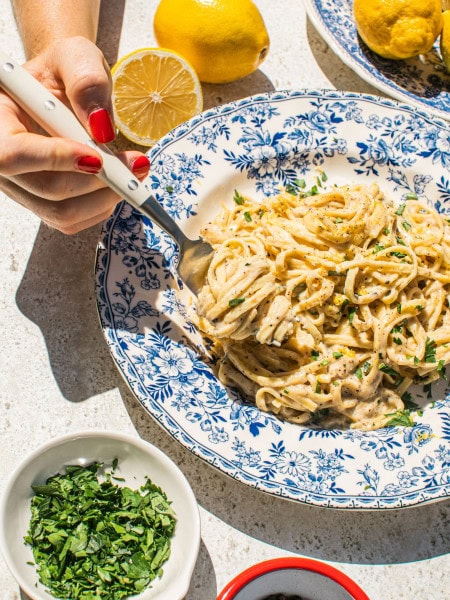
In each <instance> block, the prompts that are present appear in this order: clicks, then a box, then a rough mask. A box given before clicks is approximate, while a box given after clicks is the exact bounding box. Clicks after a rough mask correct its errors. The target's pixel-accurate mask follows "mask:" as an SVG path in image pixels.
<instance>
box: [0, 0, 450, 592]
mask: <svg viewBox="0 0 450 600" xmlns="http://www.w3.org/2000/svg"><path fill="white" fill-rule="evenodd" d="M256 3H257V5H258V6H259V7H260V10H261V12H262V14H263V17H264V19H265V22H266V25H267V28H268V30H269V35H270V38H271V50H270V53H269V56H268V58H267V60H266V61H265V63H264V64H263V65H262V66H261V69H260V70H259V71H257V72H256V73H254V74H253V75H251V76H250V77H247V78H246V79H244V80H241V81H239V82H236V83H233V84H228V85H224V86H204V97H205V106H206V107H210V106H214V105H216V104H220V103H224V102H227V101H230V100H234V99H237V98H242V97H245V96H248V95H251V94H254V93H257V92H265V91H270V90H272V89H277V90H281V89H300V88H336V89H340V90H349V91H356V92H367V93H378V94H379V92H377V91H376V90H375V89H374V88H372V87H371V86H370V85H368V84H367V83H365V82H364V81H363V80H362V79H360V78H359V77H358V76H357V75H355V74H354V73H353V72H352V71H351V70H350V69H349V68H348V67H347V66H345V65H344V63H342V62H341V60H340V59H339V58H338V57H337V56H336V55H335V54H334V53H333V52H332V51H331V50H330V49H329V48H328V46H327V45H326V43H325V42H324V41H323V40H322V38H321V37H320V36H319V35H318V33H317V32H316V30H315V29H314V28H313V26H312V24H311V23H310V21H309V20H308V18H307V17H306V15H305V10H304V8H303V5H302V2H301V1H300V0H278V1H276V2H273V1H272V2H270V1H269V0H257V2H256ZM156 4H157V1H156V0H132V1H129V2H125V0H108V1H105V2H104V3H103V7H102V15H101V28H100V33H99V45H100V47H101V48H102V49H103V50H104V52H105V54H106V57H107V59H108V61H109V62H110V63H113V62H114V61H115V60H116V58H117V57H118V56H121V55H123V54H125V53H127V52H129V51H131V50H133V49H135V48H139V47H143V46H150V45H154V40H153V32H152V17H153V13H154V10H155V7H156ZM69 5H70V3H68V6H69ZM0 7H1V11H0V15H1V16H0V39H1V46H2V48H3V49H4V50H5V51H7V52H10V53H11V54H12V55H13V56H15V57H16V58H17V59H18V60H23V51H22V47H21V43H20V39H19V36H18V34H17V30H16V26H15V22H14V19H13V15H12V11H11V7H10V3H9V2H8V1H7V0H0ZM0 196H1V197H0V219H1V225H2V227H1V241H0V247H1V252H0V288H1V289H0V364H1V377H0V431H1V446H0V478H1V485H2V489H3V487H4V483H5V481H6V479H7V478H8V476H9V474H10V473H11V471H12V470H13V468H14V467H15V466H16V464H17V463H18V462H19V461H20V460H21V459H22V458H23V456H24V455H25V454H26V453H27V452H29V451H30V450H32V449H34V448H36V447H37V446H39V445H41V444H42V443H44V442H45V441H47V440H49V439H50V438H52V437H54V436H55V435H58V434H62V433H69V432H75V431H80V430H84V429H88V428H93V427H96V428H100V429H114V430H119V431H123V432H127V433H131V434H134V435H137V436H141V437H142V438H143V439H145V440H148V441H150V442H152V443H153V444H155V445H156V446H158V447H159V448H161V449H162V450H163V451H164V452H165V453H166V454H167V455H168V456H169V457H170V458H172V459H173V460H174V461H175V462H176V463H177V464H178V465H179V467H180V468H181V469H182V471H183V472H184V473H185V475H186V476H187V478H188V479H189V481H190V483H191V485H192V487H193V490H194V492H195V494H196V497H197V499H198V502H199V505H200V512H201V521H202V544H201V549H200V554H199V557H198V561H197V565H196V569H195V572H194V576H193V579H192V583H191V588H190V591H189V593H188V596H187V599H186V600H214V599H215V598H216V595H217V593H218V591H220V590H221V589H222V588H223V587H224V585H225V584H226V583H227V582H228V581H229V580H230V579H232V578H233V577H234V576H235V575H237V574H238V573H239V572H240V571H242V570H243V569H245V568H247V567H249V566H250V565H252V564H254V563H257V562H260V561H262V560H266V559H269V558H274V557H280V556H289V555H293V554H294V555H301V556H306V557H312V558H315V559H319V560H323V561H327V562H330V563H331V564H333V565H334V566H336V567H338V568H339V569H341V570H342V571H344V572H345V573H347V574H348V575H349V576H350V577H352V578H353V579H354V580H355V581H356V582H357V583H358V584H359V585H360V586H361V587H362V588H363V589H364V590H365V591H366V593H367V594H368V595H369V596H370V598H371V600H400V599H404V600H412V599H413V598H416V599H417V598H421V599H427V600H444V599H446V598H449V593H450V592H449V590H450V559H449V556H448V550H449V545H450V502H449V501H444V502H439V503H436V504H429V505H425V506H420V507H416V508H408V509H403V510H390V511H380V512H356V511H336V510H330V509H321V508H316V507H313V506H307V505H302V504H297V503H294V502H290V501H286V500H283V499H281V498H276V497H272V496H269V495H265V494H263V493H262V492H258V491H255V490H253V489H251V488H249V487H247V486H245V485H243V484H241V483H239V482H236V481H234V480H232V479H230V478H229V477H227V476H225V475H223V474H222V473H220V472H219V471H216V470H215V469H213V468H212V467H210V466H209V465H207V464H205V463H204V462H202V461H201V460H200V459H198V458H196V457H195V456H193V455H192V454H191V453H190V452H189V451H188V450H186V449H185V448H184V447H181V446H180V445H179V444H178V443H177V442H176V441H174V440H173V439H172V438H171V437H170V436H169V435H168V434H167V433H166V432H165V431H163V430H162V429H161V428H160V427H159V426H158V425H157V424H156V423H155V422H154V421H153V420H152V419H151V418H150V417H149V416H148V414H147V413H146V412H144V410H143V409H142V408H141V406H140V405H139V403H138V402H137V401H136V400H135V398H134V397H133V395H132V394H131V392H130V391H129V389H128V388H127V386H126V384H125V383H124V382H123V380H122V378H121V376H120V375H119V373H118V372H117V370H116V368H115V366H114V364H113V361H112V359H111V357H110V355H109V351H108V349H107V347H106V344H105V342H104V339H103V336H102V333H101V330H100V326H99V324H98V318H97V310H96V305H95V298H94V292H93V287H94V286H93V265H94V255H95V248H96V243H97V238H98V234H99V228H98V227H95V228H92V229H90V230H88V231H85V232H83V233H81V234H79V235H76V236H74V237H65V236H63V235H62V234H59V233H57V232H55V231H51V230H49V229H48V228H46V227H44V226H43V225H42V224H41V223H40V222H39V220H38V219H37V218H36V217H34V216H33V215H32V214H30V213H29V212H27V211H26V210H24V209H23V208H22V207H20V206H19V205H17V204H16V203H14V202H12V201H11V200H10V199H8V198H6V197H5V196H3V195H0ZM0 590H1V592H0V596H1V598H2V600H18V599H21V600H26V599H27V596H25V595H24V594H23V592H21V590H20V588H19V586H18V585H17V583H16V582H15V581H14V579H13V578H12V576H11V575H10V573H9V571H8V570H7V567H6V566H5V564H4V562H3V560H2V559H1V558H0ZM168 600H169V599H168Z"/></svg>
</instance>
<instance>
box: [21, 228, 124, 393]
mask: <svg viewBox="0 0 450 600" xmlns="http://www.w3.org/2000/svg"><path fill="white" fill-rule="evenodd" d="M99 231H100V229H99V227H93V228H91V229H88V230H86V231H83V232H81V233H79V234H77V235H76V236H65V235H63V234H62V233H59V232H58V231H55V230H53V229H49V228H48V227H47V226H46V225H43V224H41V225H40V227H39V230H38V233H37V236H36V239H35V242H34V246H33V250H32V252H31V254H30V257H29V260H28V264H27V268H26V270H25V273H24V275H23V278H22V281H21V283H20V286H19V288H18V290H17V293H16V302H17V306H18V307H19V309H20V310H21V311H22V313H23V314H24V315H25V316H26V317H27V318H28V319H30V320H31V321H33V322H34V323H35V324H36V325H38V326H39V328H40V329H41V331H42V335H43V336H44V338H45V342H46V346H47V352H48V356H49V361H50V364H51V368H52V371H53V374H54V377H55V380H56V382H57V383H58V386H59V388H60V390H61V393H62V394H63V396H64V397H65V398H67V400H69V401H71V402H80V401H82V400H85V399H87V398H90V397H91V396H94V395H97V394H101V393H103V392H106V391H107V390H110V389H113V388H115V387H117V385H118V384H119V383H120V382H121V378H120V376H119V374H118V372H117V371H116V369H115V366H114V364H113V361H112V358H111V356H110V353H109V350H108V348H107V346H106V343H105V340H104V338H103V335H102V331H101V328H100V323H99V320H98V315H97V308H96V302H95V295H94V261H95V249H96V244H97V240H98V237H99Z"/></svg>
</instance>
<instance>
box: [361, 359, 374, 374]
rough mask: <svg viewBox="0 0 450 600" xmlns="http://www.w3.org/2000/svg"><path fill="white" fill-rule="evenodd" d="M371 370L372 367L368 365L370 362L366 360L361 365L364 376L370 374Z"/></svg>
mask: <svg viewBox="0 0 450 600" xmlns="http://www.w3.org/2000/svg"><path fill="white" fill-rule="evenodd" d="M371 368H372V365H371V364H370V362H369V361H368V360H366V362H365V363H364V364H363V372H364V375H368V374H369V373H370V369H371Z"/></svg>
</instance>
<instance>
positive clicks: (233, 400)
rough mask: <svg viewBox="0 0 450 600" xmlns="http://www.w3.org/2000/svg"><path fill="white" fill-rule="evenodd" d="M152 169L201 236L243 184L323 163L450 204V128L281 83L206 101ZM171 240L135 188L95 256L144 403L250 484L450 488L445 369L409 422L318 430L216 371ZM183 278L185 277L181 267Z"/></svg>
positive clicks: (102, 296)
mask: <svg viewBox="0 0 450 600" xmlns="http://www.w3.org/2000/svg"><path fill="white" fill-rule="evenodd" d="M150 159H151V163H152V170H151V176H150V177H149V178H148V180H147V182H146V184H147V186H148V188H149V191H151V192H152V193H153V194H154V195H155V196H156V197H157V199H158V200H159V201H160V202H161V203H162V204H163V206H164V207H165V208H166V210H167V211H168V212H169V213H170V214H171V215H172V216H173V217H174V218H175V219H176V220H177V221H178V222H179V224H180V226H181V227H182V228H183V229H184V230H185V232H186V233H187V234H188V235H190V236H191V237H195V236H197V234H198V231H199V228H200V227H201V225H202V224H203V223H204V222H205V221H207V220H208V219H210V218H211V217H212V216H213V215H214V214H215V213H217V212H218V211H219V210H220V207H221V204H222V203H226V202H228V201H230V200H231V198H232V195H233V190H234V189H235V188H237V189H238V190H239V191H240V192H241V193H244V194H251V195H253V196H254V197H262V196H264V195H269V194H273V193H275V192H276V191H277V189H278V187H279V186H284V185H286V184H289V183H290V182H293V181H294V180H295V179H296V178H298V177H302V178H305V179H306V180H307V181H308V180H310V181H313V182H314V180H315V177H316V174H317V171H315V169H317V168H320V169H322V170H323V171H324V172H325V173H326V174H327V176H328V181H329V182H330V183H332V184H338V185H339V184H344V183H352V182H364V183H369V182H372V181H377V182H378V183H379V185H380V187H381V189H382V190H383V191H385V192H386V193H387V194H388V195H390V196H392V197H393V198H396V199H398V201H400V200H401V198H402V197H404V196H405V195H406V194H408V193H411V192H414V193H415V194H417V195H418V196H419V197H420V199H421V200H422V201H423V202H427V203H430V204H434V205H435V206H436V207H437V209H438V210H440V211H442V212H450V130H449V129H448V128H447V124H446V123H445V122H443V121H440V120H438V119H437V118H432V117H429V116H428V115H427V114H424V113H422V112H420V111H418V110H417V109H414V108H410V107H407V106H404V105H400V104H398V103H397V102H396V101H388V100H382V99H380V98H377V97H374V96H364V95H359V94H352V93H343V92H335V91H299V92H272V93H270V94H263V95H260V96H254V97H252V98H247V99H244V100H241V101H237V102H233V103H231V104H227V105H223V106H219V107H217V108H215V109H212V110H209V111H207V112H205V113H203V114H201V115H199V116H198V117H195V118H194V119H192V120H191V121H189V122H187V123H185V124H183V125H181V126H180V127H178V128H176V129H175V130H173V131H172V132H171V133H170V134H168V135H167V136H166V137H165V138H164V139H162V140H161V142H160V143H159V144H157V145H156V146H155V147H154V148H152V150H151V151H150ZM175 264H176V248H175V245H174V243H173V242H172V241H171V240H170V239H169V238H168V237H167V235H166V234H163V233H162V232H161V231H160V230H159V229H158V228H157V227H156V226H153V224H152V223H151V222H149V220H148V219H146V218H145V217H142V216H141V215H140V214H139V213H138V212H137V211H136V210H134V209H133V208H132V207H131V206H129V205H128V204H127V203H122V204H121V205H119V206H118V207H117V209H116V211H115V213H114V215H113V216H112V217H111V218H110V219H109V220H108V221H107V222H106V223H105V225H104V228H103V231H102V236H101V240H100V242H99V246H98V252H97V261H96V293H97V304H98V310H99V315H100V320H101V325H102V328H103V332H104V335H105V339H106V342H107V344H108V346H109V348H110V350H111V352H112V355H113V357H114V359H115V361H116V364H117V367H118V368H119V370H120V372H121V373H122V375H123V376H124V378H125V380H126V381H127V382H128V384H129V386H130V388H131V390H132V391H133V393H134V394H135V396H136V397H137V398H138V400H139V401H140V403H141V404H142V406H143V407H144V408H145V409H146V410H147V411H148V412H149V414H150V415H152V417H153V418H155V419H156V420H157V421H158V422H159V423H160V424H161V425H162V426H163V427H164V428H165V429H166V430H167V431H168V432H169V433H170V434H171V435H172V436H173V437H174V438H175V439H177V440H178V441H179V442H181V443H182V444H183V445H184V446H185V447H186V448H188V449H190V450H191V451H192V452H193V453H194V454H195V455H197V456H199V457H201V458H202V459H204V460H206V461H207V462H208V463H210V464H211V465H213V466H215V467H217V468H218V469H220V470H221V471H223V472H224V473H226V474H228V475H230V476H231V477H233V478H235V479H236V480H238V481H241V482H243V483H245V484H247V485H249V486H252V487H254V488H257V489H259V490H263V491H265V492H268V493H270V494H274V495H278V496H282V497H285V498H289V499H291V500H296V501H299V502H304V503H309V504H314V505H319V506H327V507H333V508H347V509H348V508H356V509H385V508H398V507H406V506H413V505H418V504H422V503H426V502H430V501H436V500H440V499H444V498H447V497H448V496H449V495H450V443H449V442H450V414H449V413H450V411H449V407H450V397H449V393H448V390H447V389H445V388H446V382H445V381H442V380H441V382H440V383H439V384H437V385H435V386H433V387H432V388H431V390H430V389H428V388H426V389H425V390H423V389H418V390H417V395H416V397H415V400H416V402H418V403H420V404H421V405H423V406H424V407H425V408H424V410H423V414H422V415H420V416H419V415H416V416H415V421H416V424H415V425H414V426H413V427H408V428H403V427H391V428H385V429H381V430H378V431H374V432H361V431H353V430H348V431H321V430H315V429H311V428H309V427H303V426H298V425H293V424H290V423H285V422H282V421H280V420H278V419H277V418H276V417H275V416H273V415H270V414H266V413H263V412H261V411H259V410H258V409H257V408H255V407H254V406H250V405H248V404H246V403H244V402H243V401H242V399H241V398H240V397H239V396H238V395H237V394H236V393H235V392H234V391H233V390H230V389H225V388H224V386H223V385H222V384H221V383H220V382H219V381H218V380H217V379H216V377H215V376H214V374H213V370H212V368H211V360H210V359H209V357H208V348H205V347H204V345H203V341H202V339H201V337H200V336H199V335H198V333H197V332H196V330H195V327H194V326H193V324H192V323H191V321H190V319H189V310H188V309H187V308H186V306H187V305H188V304H189V300H190V298H189V297H188V292H187V291H186V290H185V291H184V293H185V294H186V297H182V298H181V299H180V296H179V294H178V293H177V280H176V275H175V274H174V273H175V269H174V265H175ZM178 283H180V282H178Z"/></svg>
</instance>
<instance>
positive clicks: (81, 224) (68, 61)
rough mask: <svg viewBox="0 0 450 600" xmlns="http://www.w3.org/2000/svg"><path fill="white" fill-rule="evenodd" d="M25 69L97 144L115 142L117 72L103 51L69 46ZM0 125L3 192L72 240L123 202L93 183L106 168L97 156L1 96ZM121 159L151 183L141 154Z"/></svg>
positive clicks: (77, 41) (51, 49)
mask: <svg viewBox="0 0 450 600" xmlns="http://www.w3.org/2000/svg"><path fill="white" fill-rule="evenodd" d="M24 68H26V69H27V70H28V71H29V72H30V73H31V74H32V75H33V76H34V77H36V79H38V80H39V81H40V82H41V83H42V84H43V85H44V86H45V87H46V88H47V89H49V90H50V91H51V92H52V93H53V94H55V96H57V97H58V98H59V99H60V100H61V101H63V102H64V103H65V104H67V105H69V106H71V108H72V110H73V111H74V112H75V114H76V115H77V117H78V119H79V120H80V122H81V123H82V125H83V126H84V127H85V128H86V129H87V131H89V132H90V133H91V136H92V137H93V139H94V140H95V141H97V142H100V143H107V142H110V141H112V139H113V138H114V127H113V124H112V120H111V117H110V115H111V114H112V107H111V80H110V75H109V68H108V66H107V64H106V62H105V59H104V57H103V54H102V53H101V51H100V50H99V49H98V48H97V47H96V46H95V44H93V43H92V42H90V41H89V40H87V39H85V38H83V37H72V38H66V39H63V40H61V41H58V42H55V43H52V44H51V45H49V46H48V47H47V48H46V49H45V50H44V51H43V52H42V53H41V54H39V55H38V56H36V57H35V58H33V59H32V60H30V61H28V62H27V63H26V64H25V65H24ZM0 122H1V123H2V127H1V128H0V189H2V190H3V191H4V192H5V193H6V194H7V195H8V196H9V197H11V198H12V199H14V200H16V201H17V202H19V203H20V204H22V205H23V206H25V207H26V208H28V209H30V210H31V211H33V212H34V213H35V214H36V215H38V216H39V217H40V218H41V219H42V220H43V221H44V222H45V223H47V224H48V225H49V226H50V227H53V228H55V229H58V230H59V231H62V232H63V233H66V234H73V233H77V232H79V231H81V230H82V229H86V228H88V227H91V226H92V225H94V224H96V223H99V222H100V221H102V220H104V219H105V218H107V217H108V216H109V215H110V214H111V212H112V210H113V209H114V206H115V205H116V203H117V202H118V201H119V200H120V198H119V196H117V194H115V192H113V191H112V190H111V189H110V188H108V187H105V184H104V183H102V182H101V181H100V179H98V178H97V177H93V176H92V174H95V173H99V172H100V170H101V164H102V163H101V156H100V155H99V154H98V153H97V152H96V151H95V150H94V149H92V148H90V147H89V146H87V145H85V144H82V143H79V142H75V141H73V140H69V139H65V138H56V137H49V136H47V135H44V134H43V132H42V130H41V129H40V128H39V126H38V125H37V124H36V123H34V121H33V120H32V119H31V118H30V117H29V116H28V115H26V114H25V113H24V112H23V111H22V110H21V109H20V108H19V107H18V106H17V104H16V103H15V102H14V101H13V100H12V99H11V98H9V96H7V95H6V94H4V93H0ZM118 156H119V158H120V159H121V160H122V161H123V162H124V163H125V164H126V165H127V166H128V167H129V168H130V170H131V171H132V172H133V174H134V175H135V176H136V177H138V178H139V179H143V178H144V177H145V176H146V175H147V173H148V170H149V166H150V163H149V160H148V158H147V157H146V156H145V155H144V154H142V153H141V152H137V151H126V152H121V153H119V154H118Z"/></svg>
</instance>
